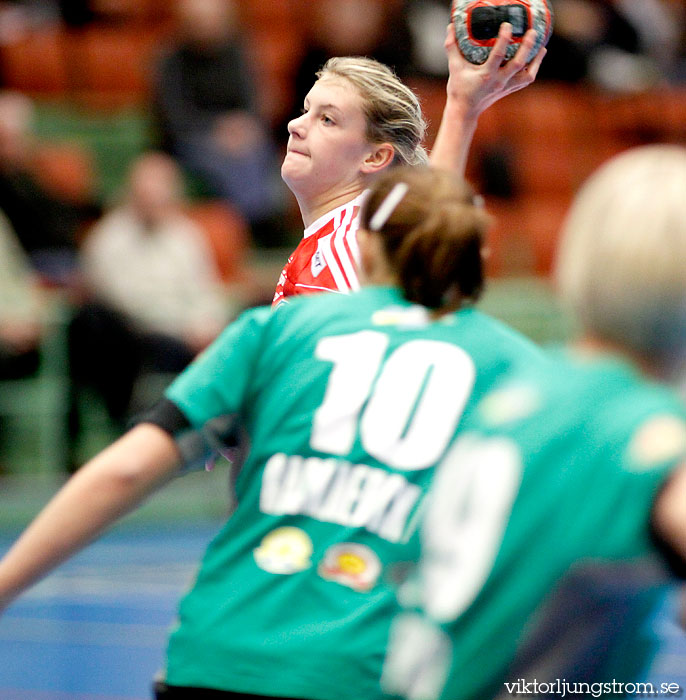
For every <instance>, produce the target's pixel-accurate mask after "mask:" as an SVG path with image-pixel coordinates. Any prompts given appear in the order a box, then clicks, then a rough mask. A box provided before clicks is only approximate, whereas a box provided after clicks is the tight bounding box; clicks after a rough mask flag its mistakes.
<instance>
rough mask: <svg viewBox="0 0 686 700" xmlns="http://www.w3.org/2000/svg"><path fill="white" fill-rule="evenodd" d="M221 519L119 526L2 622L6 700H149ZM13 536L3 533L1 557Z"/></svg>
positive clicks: (1, 675)
mask: <svg viewBox="0 0 686 700" xmlns="http://www.w3.org/2000/svg"><path fill="white" fill-rule="evenodd" d="M218 527H219V523H218V522H217V521H207V522H198V521H193V522H192V523H191V524H190V525H187V526H186V528H185V529H181V525H180V524H175V525H174V526H173V528H171V529H170V526H169V525H168V524H164V525H163V526H159V525H157V526H156V525H150V526H146V528H145V529H140V528H136V529H132V528H130V527H129V528H122V529H118V530H115V531H113V532H112V533H111V534H109V535H107V536H105V537H104V538H103V539H101V540H100V541H99V542H97V543H95V544H93V545H91V546H90V547H89V548H88V549H87V550H85V551H84V552H82V553H81V554H80V555H78V556H77V557H75V558H74V559H72V560H71V561H70V562H69V563H67V564H65V565H64V566H63V567H61V568H60V569H59V570H58V571H57V572H55V573H54V574H52V575H51V576H49V577H48V578H46V579H45V580H44V581H42V582H41V583H40V584H38V585H37V586H35V587H34V588H33V589H32V590H31V591H30V592H29V593H27V594H25V595H24V596H23V597H22V598H20V599H19V600H18V601H17V602H16V603H15V604H14V605H13V606H11V607H10V608H9V609H8V610H7V612H6V613H5V615H4V616H3V618H2V619H0V698H1V699H2V700H148V699H149V698H150V686H151V681H152V678H153V676H154V674H155V672H156V671H157V670H158V669H159V668H160V666H161V664H162V659H163V655H164V646H165V640H166V635H167V632H168V629H169V626H170V624H172V623H173V620H174V611H175V609H176V603H177V601H178V598H179V596H180V594H181V593H182V592H183V591H184V590H185V589H186V587H187V586H188V585H189V583H190V582H191V581H192V578H193V576H194V573H195V570H196V566H197V562H198V560H199V558H200V555H201V553H202V551H203V550H204V548H205V545H206V544H207V542H208V540H209V539H210V538H211V537H212V536H213V534H214V533H215V532H216V531H217V529H218ZM9 544H10V538H9V537H7V536H1V537H0V552H4V551H5V550H6V549H7V547H8V545H9Z"/></svg>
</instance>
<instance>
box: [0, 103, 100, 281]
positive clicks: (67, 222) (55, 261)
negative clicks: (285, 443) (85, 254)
mask: <svg viewBox="0 0 686 700" xmlns="http://www.w3.org/2000/svg"><path fill="white" fill-rule="evenodd" d="M33 118H34V107H33V103H32V101H31V100H30V99H29V98H28V97H25V96H24V95H22V94H20V93H16V92H2V93H0V210H1V211H2V212H3V213H4V214H5V216H6V217H7V218H8V219H9V221H10V223H11V225H12V228H13V229H14V231H15V233H16V235H17V238H18V239H19V242H20V243H21V245H22V247H23V248H24V250H25V251H26V253H27V254H28V256H29V259H30V261H31V264H32V265H33V267H34V268H35V270H36V271H37V272H38V273H39V274H40V275H41V276H42V277H43V278H44V279H46V280H47V281H48V282H51V283H55V284H69V283H70V282H71V281H72V279H73V277H74V276H75V275H76V274H77V271H78V263H77V253H76V250H77V237H78V234H79V232H80V230H81V228H82V227H83V226H84V225H86V224H87V223H88V222H91V221H92V219H93V217H94V216H97V214H98V213H99V207H98V205H97V204H96V203H93V202H73V201H68V200H67V199H64V198H60V197H58V196H56V194H55V193H53V192H50V191H48V190H47V189H46V188H45V187H44V186H43V185H42V184H41V182H40V180H39V179H38V178H37V177H36V176H35V174H34V171H33V167H34V157H35V143H34V138H33V132H32V130H33Z"/></svg>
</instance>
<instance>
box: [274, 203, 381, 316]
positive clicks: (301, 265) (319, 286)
mask: <svg viewBox="0 0 686 700" xmlns="http://www.w3.org/2000/svg"><path fill="white" fill-rule="evenodd" d="M366 194H367V193H366V192H363V193H362V194H360V195H358V196H357V197H355V199H353V200H352V201H350V202H348V203H347V204H343V205H341V206H340V207H338V208H336V209H333V210H332V211H330V212H328V213H327V214H324V216H321V217H319V219H317V220H316V221H315V222H314V223H312V224H310V225H309V226H308V227H307V228H306V229H305V234H304V236H303V239H302V241H300V243H299V245H298V247H297V248H296V249H295V251H293V253H292V254H291V256H290V257H289V258H288V262H287V263H286V266H285V267H284V268H283V270H282V272H281V276H280V277H279V281H278V283H277V285H276V292H275V294H274V299H273V301H272V306H277V305H278V304H280V303H281V302H282V301H283V300H284V299H285V298H286V297H290V296H294V295H296V294H313V293H316V292H341V293H343V294H347V293H348V292H351V291H354V290H356V289H359V287H360V283H359V281H358V279H357V262H358V260H359V254H360V253H359V248H358V247H357V227H358V214H359V212H360V206H361V204H362V202H363V201H364V198H365V196H366Z"/></svg>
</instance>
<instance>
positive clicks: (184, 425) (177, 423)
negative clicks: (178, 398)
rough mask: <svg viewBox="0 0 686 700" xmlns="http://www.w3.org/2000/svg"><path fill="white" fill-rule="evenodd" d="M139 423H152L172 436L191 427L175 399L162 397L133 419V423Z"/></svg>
mask: <svg viewBox="0 0 686 700" xmlns="http://www.w3.org/2000/svg"><path fill="white" fill-rule="evenodd" d="M139 423H152V424H153V425H156V426H157V427H158V428H162V430H164V431H165V432H167V433H169V434H170V435H171V436H172V437H176V436H177V435H178V434H179V433H182V432H184V431H186V430H190V427H191V424H190V422H189V421H188V418H186V416H184V414H183V413H181V411H180V410H179V408H178V406H177V405H176V404H175V403H174V402H173V401H170V400H169V399H167V398H162V399H160V400H159V401H158V402H157V403H156V404H155V405H154V406H152V407H151V408H149V409H148V410H146V411H145V412H143V413H140V414H139V415H137V416H136V417H135V418H134V419H133V421H132V425H138V424H139Z"/></svg>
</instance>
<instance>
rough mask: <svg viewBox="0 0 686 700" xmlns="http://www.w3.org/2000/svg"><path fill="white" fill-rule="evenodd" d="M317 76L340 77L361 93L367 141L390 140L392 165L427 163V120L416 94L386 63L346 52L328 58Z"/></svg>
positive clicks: (381, 141) (383, 141)
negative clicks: (348, 54) (393, 153)
mask: <svg viewBox="0 0 686 700" xmlns="http://www.w3.org/2000/svg"><path fill="white" fill-rule="evenodd" d="M317 78H318V79H320V80H321V79H325V78H343V79H344V80H347V81H348V82H349V83H350V84H351V85H353V86H354V87H355V89H356V90H357V92H358V93H359V94H360V96H361V97H362V102H363V110H364V115H365V119H366V122H367V134H366V136H367V139H368V140H369V142H370V143H390V144H392V145H393V147H394V148H395V158H394V160H393V164H394V165H426V164H427V162H428V157H427V154H426V150H425V149H424V147H423V146H422V141H423V140H424V136H425V134H426V121H425V120H424V116H423V114H422V108H421V105H420V103H419V100H418V99H417V96H416V95H415V94H414V92H412V90H410V88H409V87H407V85H405V84H404V83H403V82H402V81H401V80H400V78H398V76H397V75H396V74H395V73H394V72H393V71H392V70H391V69H390V68H389V67H388V66H386V65H384V64H383V63H380V62H379V61H377V60H375V59H373V58H367V57H361V56H345V57H336V58H331V59H329V60H328V61H327V62H326V63H325V64H324V67H323V68H322V69H321V70H320V71H319V72H318V73H317Z"/></svg>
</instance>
